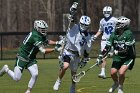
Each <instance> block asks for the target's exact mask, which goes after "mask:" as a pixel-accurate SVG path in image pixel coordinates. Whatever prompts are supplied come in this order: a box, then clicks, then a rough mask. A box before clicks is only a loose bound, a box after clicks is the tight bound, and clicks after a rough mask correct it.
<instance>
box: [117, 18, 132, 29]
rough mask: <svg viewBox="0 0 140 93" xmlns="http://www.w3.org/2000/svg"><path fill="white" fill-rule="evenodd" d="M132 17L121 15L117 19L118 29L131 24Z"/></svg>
mask: <svg viewBox="0 0 140 93" xmlns="http://www.w3.org/2000/svg"><path fill="white" fill-rule="evenodd" d="M130 21H131V20H130V19H128V18H126V17H124V16H121V17H119V18H118V19H117V24H116V29H122V28H125V27H128V26H129V25H130Z"/></svg>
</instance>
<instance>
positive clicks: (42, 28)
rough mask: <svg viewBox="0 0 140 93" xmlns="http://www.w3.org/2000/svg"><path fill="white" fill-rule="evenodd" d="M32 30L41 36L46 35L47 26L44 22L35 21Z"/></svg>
mask: <svg viewBox="0 0 140 93" xmlns="http://www.w3.org/2000/svg"><path fill="white" fill-rule="evenodd" d="M34 28H35V29H36V30H37V31H38V32H40V33H41V34H42V35H44V36H46V35H47V28H48V24H47V23H46V22H45V21H44V20H35V22H34Z"/></svg>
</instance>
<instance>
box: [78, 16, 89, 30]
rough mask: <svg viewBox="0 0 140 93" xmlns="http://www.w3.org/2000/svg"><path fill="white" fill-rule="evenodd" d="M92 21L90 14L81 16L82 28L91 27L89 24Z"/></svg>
mask: <svg viewBox="0 0 140 93" xmlns="http://www.w3.org/2000/svg"><path fill="white" fill-rule="evenodd" d="M90 23H91V19H90V17H88V16H81V18H80V30H81V31H86V30H88V28H89V25H90Z"/></svg>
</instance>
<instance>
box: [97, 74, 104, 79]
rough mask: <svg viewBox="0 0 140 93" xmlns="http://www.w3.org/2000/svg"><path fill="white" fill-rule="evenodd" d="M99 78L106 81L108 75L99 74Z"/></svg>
mask: <svg viewBox="0 0 140 93" xmlns="http://www.w3.org/2000/svg"><path fill="white" fill-rule="evenodd" d="M98 77H99V78H103V79H106V75H105V74H99V75H98Z"/></svg>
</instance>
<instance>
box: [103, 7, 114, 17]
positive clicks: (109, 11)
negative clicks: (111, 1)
mask: <svg viewBox="0 0 140 93" xmlns="http://www.w3.org/2000/svg"><path fill="white" fill-rule="evenodd" d="M103 15H104V16H105V18H108V17H110V16H111V15H112V8H111V7H110V6H105V7H104V8H103Z"/></svg>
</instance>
